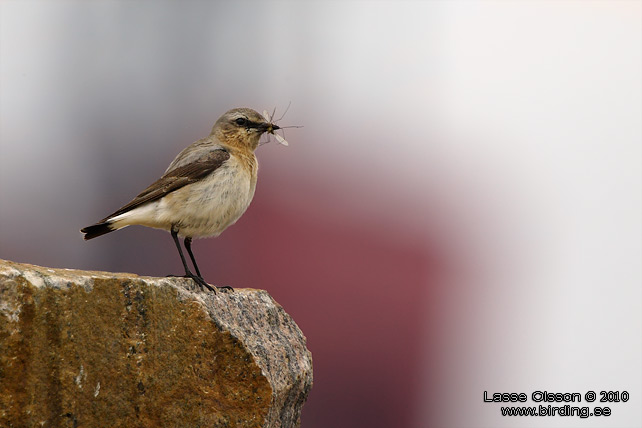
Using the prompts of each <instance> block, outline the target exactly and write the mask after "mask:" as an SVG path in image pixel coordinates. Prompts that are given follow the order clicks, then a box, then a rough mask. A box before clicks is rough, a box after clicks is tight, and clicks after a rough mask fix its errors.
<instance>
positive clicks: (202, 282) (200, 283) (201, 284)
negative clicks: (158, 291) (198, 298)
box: [167, 272, 231, 294]
mask: <svg viewBox="0 0 642 428" xmlns="http://www.w3.org/2000/svg"><path fill="white" fill-rule="evenodd" d="M167 277H168V278H191V279H192V280H194V282H195V283H196V285H198V286H199V287H201V290H203V291H205V289H206V288H207V289H208V290H210V291H213V292H214V294H216V289H217V288H218V287H212V286H211V285H209V284H208V283H207V282H205V280H204V279H203V278H201V277H200V276H196V275H194V274H193V273H191V272H190V273H186V274H185V275H167ZM230 288H231V287H230Z"/></svg>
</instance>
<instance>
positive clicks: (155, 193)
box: [99, 148, 230, 223]
mask: <svg viewBox="0 0 642 428" xmlns="http://www.w3.org/2000/svg"><path fill="white" fill-rule="evenodd" d="M229 158H230V154H229V152H228V151H227V150H225V149H223V148H221V149H216V150H212V151H210V152H208V153H206V154H204V155H203V156H201V157H200V158H198V159H195V160H194V161H193V162H190V163H188V164H185V165H183V166H180V167H178V168H175V169H172V170H171V171H168V172H166V173H165V175H163V176H162V177H161V178H159V179H158V180H156V181H155V182H154V183H153V184H152V185H151V186H149V187H148V188H147V189H145V190H143V191H142V192H141V193H140V194H139V195H138V196H136V197H135V198H134V199H133V200H132V201H131V202H130V203H128V204H127V205H125V206H124V207H122V208H121V209H119V210H118V211H116V212H114V213H112V214H111V215H109V216H107V217H105V218H104V219H102V220H101V221H100V222H99V223H102V222H105V221H107V220H109V219H110V218H112V217H115V216H117V215H120V214H124V213H126V212H128V211H131V210H133V209H134V208H136V207H139V206H141V205H143V204H145V203H147V202H152V201H155V200H157V199H160V198H162V197H163V196H165V195H167V194H168V193H171V192H173V191H174V190H177V189H180V188H181V187H183V186H186V185H188V184H191V183H194V182H196V181H199V180H200V179H202V178H203V177H205V176H207V175H209V174H211V173H212V172H214V171H215V170H216V169H218V168H219V167H220V166H221V165H223V163H225V161H226V160H228V159H229Z"/></svg>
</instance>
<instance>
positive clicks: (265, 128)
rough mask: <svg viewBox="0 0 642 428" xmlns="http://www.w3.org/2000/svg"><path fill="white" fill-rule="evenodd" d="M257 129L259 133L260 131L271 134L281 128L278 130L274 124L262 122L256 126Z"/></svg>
mask: <svg viewBox="0 0 642 428" xmlns="http://www.w3.org/2000/svg"><path fill="white" fill-rule="evenodd" d="M258 129H259V131H261V132H268V133H270V134H271V133H272V132H274V131H275V130H277V129H281V128H279V127H278V126H277V125H275V124H273V123H268V122H264V123H262V124H260V125H259V126H258Z"/></svg>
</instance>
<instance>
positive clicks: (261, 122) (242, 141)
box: [211, 108, 280, 150]
mask: <svg viewBox="0 0 642 428" xmlns="http://www.w3.org/2000/svg"><path fill="white" fill-rule="evenodd" d="M276 129H280V128H279V127H278V126H277V125H275V124H273V123H270V122H269V121H267V120H266V119H265V118H264V117H263V116H261V115H260V114H259V113H258V112H256V111H254V110H252V109H250V108H235V109H232V110H229V111H228V112H226V113H225V114H224V115H223V116H221V117H220V118H219V119H218V120H217V121H216V123H215V124H214V127H213V128H212V132H211V135H214V136H215V137H216V138H217V139H218V140H219V141H220V142H221V143H223V144H227V145H230V146H234V147H239V148H242V149H243V148H245V149H251V150H256V148H257V147H258V146H259V139H260V138H261V135H263V133H265V132H268V133H273V132H274V131H275V130H276Z"/></svg>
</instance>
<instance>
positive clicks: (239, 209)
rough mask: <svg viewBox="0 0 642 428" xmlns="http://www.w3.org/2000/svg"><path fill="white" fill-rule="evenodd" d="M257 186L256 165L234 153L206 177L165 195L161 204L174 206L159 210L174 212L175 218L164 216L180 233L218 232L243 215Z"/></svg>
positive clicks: (188, 234)
mask: <svg viewBox="0 0 642 428" xmlns="http://www.w3.org/2000/svg"><path fill="white" fill-rule="evenodd" d="M255 189H256V169H255V168H254V169H248V168H247V167H246V165H244V163H243V161H242V159H239V157H236V156H231V157H230V158H229V159H228V160H227V161H226V162H225V163H224V164H223V165H221V166H220V167H219V168H217V169H216V170H215V171H214V172H212V173H211V174H210V175H208V176H207V177H204V178H203V179H201V180H199V181H198V182H196V183H192V184H189V185H187V186H184V187H182V188H181V189H178V190H176V191H174V192H172V193H170V194H168V195H167V196H166V197H164V198H163V199H162V201H161V204H162V205H166V206H168V207H169V206H172V208H173V209H167V210H164V209H163V207H159V208H160V209H159V210H158V212H159V213H163V212H165V213H171V217H172V218H168V219H163V220H164V221H168V222H169V223H171V224H172V225H174V226H175V227H177V228H178V232H179V234H180V235H181V236H190V237H206V236H217V235H219V234H220V233H221V232H223V230H225V229H226V228H227V227H228V226H230V225H232V224H234V223H235V222H236V221H237V220H238V219H239V217H241V215H242V214H243V213H244V212H245V210H246V209H247V207H248V206H249V205H250V202H251V201H252V198H253V197H254V191H255Z"/></svg>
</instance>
